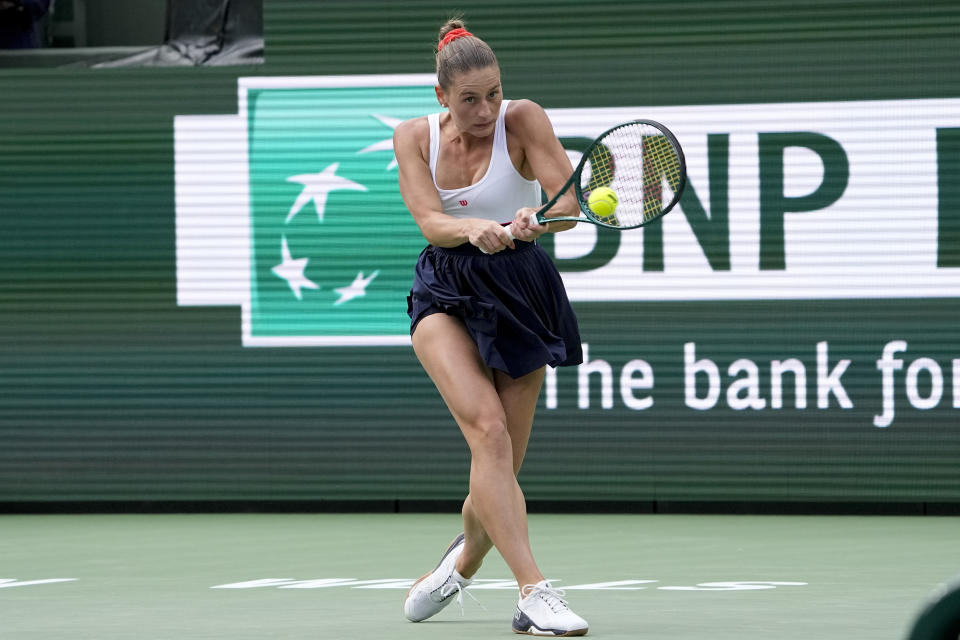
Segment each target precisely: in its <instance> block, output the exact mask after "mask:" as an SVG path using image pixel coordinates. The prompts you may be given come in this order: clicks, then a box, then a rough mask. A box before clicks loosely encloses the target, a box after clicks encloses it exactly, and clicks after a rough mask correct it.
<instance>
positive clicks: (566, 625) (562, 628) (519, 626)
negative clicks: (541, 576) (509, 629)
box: [513, 580, 588, 637]
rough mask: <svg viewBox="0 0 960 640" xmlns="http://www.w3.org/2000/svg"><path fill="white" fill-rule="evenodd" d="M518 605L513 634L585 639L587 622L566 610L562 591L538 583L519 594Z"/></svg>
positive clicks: (543, 582) (524, 588) (543, 583)
mask: <svg viewBox="0 0 960 640" xmlns="http://www.w3.org/2000/svg"><path fill="white" fill-rule="evenodd" d="M520 595H521V597H520V602H518V603H517V612H516V613H515V614H514V616H513V632H514V633H525V634H527V635H530V636H554V637H556V636H584V635H587V628H588V625H587V621H586V620H584V619H583V618H581V617H580V616H578V615H577V614H575V613H574V612H573V611H571V610H570V607H568V606H567V602H566V600H564V599H563V596H564V595H565V594H564V592H563V591H561V590H559V589H554V588H553V587H552V586H551V585H550V583H549V582H547V581H546V580H541V581H540V582H538V583H537V584H528V585H526V586H525V587H523V589H521V590H520Z"/></svg>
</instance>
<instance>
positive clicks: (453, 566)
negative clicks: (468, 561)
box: [403, 533, 472, 622]
mask: <svg viewBox="0 0 960 640" xmlns="http://www.w3.org/2000/svg"><path fill="white" fill-rule="evenodd" d="M463 539H464V535H463V534H462V533H461V534H460V535H459V536H457V538H456V539H455V540H454V541H453V542H452V543H450V546H449V547H447V551H446V552H445V553H444V554H443V558H441V559H440V564H438V565H437V568H436V569H434V570H433V571H431V572H430V573H428V574H427V575H425V576H423V577H422V578H420V579H419V580H417V581H416V582H414V583H413V586H412V587H410V591H408V592H407V599H406V600H404V602H403V615H405V616H406V617H407V619H408V620H410V621H411V622H420V621H421V620H426V619H427V618H429V617H430V616H433V615H436V614H437V613H439V612H440V611H441V610H442V609H443V608H444V607H446V606H447V605H448V604H450V602H451V600H454V597H453V596H454V595H456V596H457V598H461V597H462V593H463V589H464V587H466V586H467V585H468V584H470V583H471V582H472V580H468V579H467V578H464V577H463V576H461V575H460V574H459V573H457V558H459V557H460V554H461V553H463Z"/></svg>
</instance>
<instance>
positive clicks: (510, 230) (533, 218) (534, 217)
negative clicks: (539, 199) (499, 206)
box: [505, 213, 540, 240]
mask: <svg viewBox="0 0 960 640" xmlns="http://www.w3.org/2000/svg"><path fill="white" fill-rule="evenodd" d="M527 222H528V223H530V224H540V221H539V220H538V219H537V214H536V213H531V214H530V216H529V217H528V218H527ZM505 229H506V230H507V235H508V236H510V239H511V240H516V239H517V236H515V235H513V225H510V224H508V225H507V226H506V227H505Z"/></svg>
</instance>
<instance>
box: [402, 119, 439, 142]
mask: <svg viewBox="0 0 960 640" xmlns="http://www.w3.org/2000/svg"><path fill="white" fill-rule="evenodd" d="M393 135H394V138H395V139H397V140H404V141H416V140H420V139H422V138H427V139H429V138H430V123H429V122H428V120H427V116H420V117H419V118H412V119H410V120H404V121H403V122H401V123H400V124H398V125H397V126H396V128H395V129H394V130H393Z"/></svg>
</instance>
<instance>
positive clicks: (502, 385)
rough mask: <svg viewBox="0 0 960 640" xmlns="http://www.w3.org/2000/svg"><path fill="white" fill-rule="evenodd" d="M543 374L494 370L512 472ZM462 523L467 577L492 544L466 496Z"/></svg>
mask: <svg viewBox="0 0 960 640" xmlns="http://www.w3.org/2000/svg"><path fill="white" fill-rule="evenodd" d="M543 373H544V370H543V369H542V368H541V369H538V370H537V371H534V372H533V373H531V374H529V375H527V376H523V377H522V378H519V379H516V380H514V379H513V378H511V377H510V376H509V375H507V374H506V373H503V372H502V371H494V372H493V375H494V386H495V387H496V389H497V395H498V396H500V403H501V405H503V409H504V413H505V414H506V416H507V432H508V433H509V434H510V444H511V447H512V449H513V473H514V475H516V474H517V473H519V472H520V467H521V465H522V464H523V458H524V455H526V452H527V443H528V442H529V441H530V431H531V429H532V427H533V414H534V413H535V411H536V408H537V400H538V399H539V397H540V387H541V386H542V385H543ZM463 525H464V531H465V532H466V538H467V539H468V540H471V541H472V543H471V544H470V545H469V548H464V551H463V553H462V554H460V557H459V558H458V559H457V571H458V572H459V573H460V575H462V576H464V577H465V578H470V577H472V576H473V574H475V573H476V572H477V570H479V569H480V565H481V564H483V558H484V557H485V556H486V555H487V553H488V552H489V551H490V549H491V548H492V547H493V541H492V540H490V537H489V536H488V535H487V532H486V531H485V530H484V529H483V525H482V524H481V523H480V518H479V517H478V516H477V513H476V509H475V508H474V507H473V500H472V499H471V497H470V496H469V495H468V496H467V499H466V500H464V502H463Z"/></svg>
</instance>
